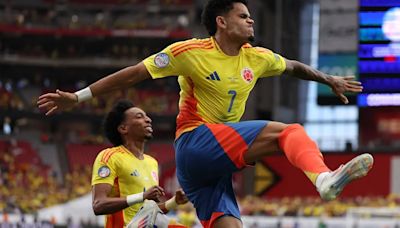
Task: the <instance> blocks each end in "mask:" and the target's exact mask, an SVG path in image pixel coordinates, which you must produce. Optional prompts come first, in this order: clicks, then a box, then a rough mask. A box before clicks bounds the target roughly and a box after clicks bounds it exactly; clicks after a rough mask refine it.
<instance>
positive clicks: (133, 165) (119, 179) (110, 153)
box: [92, 146, 159, 228]
mask: <svg viewBox="0 0 400 228" xmlns="http://www.w3.org/2000/svg"><path fill="white" fill-rule="evenodd" d="M102 183H104V184H110V185H112V186H113V188H112V192H111V195H110V197H121V196H127V195H130V194H136V193H140V192H143V191H145V190H146V189H148V188H150V187H152V186H155V185H158V184H159V180H158V163H157V161H156V160H155V159H154V158H152V157H151V156H148V155H146V154H145V155H144V159H143V160H139V159H138V158H137V157H135V156H134V155H133V154H132V153H131V152H130V151H128V149H126V148H125V147H124V146H117V147H112V148H109V149H105V150H103V151H101V152H100V153H99V154H98V155H97V157H96V160H95V162H94V164H93V173H92V186H93V185H95V184H102ZM141 206H142V203H137V204H134V205H132V206H130V207H128V208H125V209H124V210H122V211H120V212H117V213H114V214H111V215H107V216H106V223H105V227H113V228H115V227H123V226H125V225H127V224H128V223H129V222H130V221H131V220H132V218H133V216H134V215H135V214H136V213H137V211H138V210H139V208H140V207H141Z"/></svg>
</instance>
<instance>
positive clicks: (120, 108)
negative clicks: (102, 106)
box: [103, 100, 135, 146]
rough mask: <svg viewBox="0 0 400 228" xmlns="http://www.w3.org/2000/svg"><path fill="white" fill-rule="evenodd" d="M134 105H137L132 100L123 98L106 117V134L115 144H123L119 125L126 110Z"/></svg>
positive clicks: (104, 125) (104, 127)
mask: <svg viewBox="0 0 400 228" xmlns="http://www.w3.org/2000/svg"><path fill="white" fill-rule="evenodd" d="M132 107H135V105H134V104H133V103H132V102H131V101H128V100H121V101H119V102H118V103H117V104H115V105H114V107H113V108H112V109H111V111H110V112H109V113H108V114H107V115H106V117H105V118H104V122H103V130H104V134H105V136H106V137H107V139H108V140H109V141H110V142H111V143H112V144H113V145H114V146H119V145H122V144H123V141H122V137H121V134H120V133H119V131H118V126H119V125H120V124H121V123H122V121H124V119H125V111H126V110H128V109H130V108H132Z"/></svg>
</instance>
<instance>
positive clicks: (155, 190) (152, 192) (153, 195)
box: [143, 186, 165, 202]
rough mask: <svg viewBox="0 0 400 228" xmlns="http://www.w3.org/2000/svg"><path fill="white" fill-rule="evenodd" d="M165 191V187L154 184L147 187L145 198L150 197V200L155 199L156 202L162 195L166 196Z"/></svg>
mask: <svg viewBox="0 0 400 228" xmlns="http://www.w3.org/2000/svg"><path fill="white" fill-rule="evenodd" d="M164 195H165V192H164V189H163V188H161V187H160V186H153V187H151V188H149V189H147V190H146V191H145V192H144V193H143V199H148V200H154V201H156V202H158V201H159V200H158V198H159V197H160V196H164Z"/></svg>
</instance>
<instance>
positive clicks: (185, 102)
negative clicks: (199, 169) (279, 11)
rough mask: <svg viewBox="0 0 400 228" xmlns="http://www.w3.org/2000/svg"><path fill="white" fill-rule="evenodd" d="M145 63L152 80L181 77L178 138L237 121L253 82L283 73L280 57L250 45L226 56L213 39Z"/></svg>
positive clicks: (176, 46) (175, 47)
mask: <svg viewBox="0 0 400 228" xmlns="http://www.w3.org/2000/svg"><path fill="white" fill-rule="evenodd" d="M143 63H144V65H145V66H146V68H147V70H148V71H149V73H150V74H151V76H152V78H153V79H156V78H163V77H167V76H174V75H175V76H177V75H178V76H179V77H178V82H179V85H180V87H181V92H180V100H179V114H178V117H177V132H176V137H177V138H178V137H179V135H181V134H182V133H183V132H187V131H190V130H192V129H194V128H196V127H198V126H199V125H201V124H203V123H224V122H238V121H240V118H241V117H242V115H243V113H244V110H245V106H246V101H247V98H248V96H249V94H250V92H251V90H252V89H253V87H254V85H255V83H256V81H257V79H258V78H260V77H268V76H273V75H280V74H282V73H283V71H285V69H286V63H285V60H284V59H283V58H282V57H281V56H279V55H277V54H275V53H273V52H272V51H270V50H268V49H265V48H261V47H252V46H251V45H250V44H245V45H243V46H242V47H241V49H240V53H239V54H238V55H237V56H228V55H226V54H225V53H224V52H223V51H222V50H221V49H220V47H219V46H218V44H217V42H216V41H215V39H214V38H213V37H210V38H207V39H190V40H186V41H182V42H177V43H174V44H172V45H170V46H168V47H167V48H165V49H164V50H162V51H161V52H159V53H157V54H154V55H152V56H150V57H148V58H146V59H145V60H144V61H143Z"/></svg>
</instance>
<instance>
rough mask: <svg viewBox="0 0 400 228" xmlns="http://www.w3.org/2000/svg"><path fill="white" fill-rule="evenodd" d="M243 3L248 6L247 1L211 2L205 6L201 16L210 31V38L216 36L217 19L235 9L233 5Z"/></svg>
mask: <svg viewBox="0 0 400 228" xmlns="http://www.w3.org/2000/svg"><path fill="white" fill-rule="evenodd" d="M236 2H238V3H243V4H244V5H246V6H247V0H209V1H208V2H207V4H206V5H205V6H204V9H203V13H202V14H201V22H202V23H203V25H204V26H206V29H207V31H208V34H210V36H214V35H215V33H216V32H217V22H216V21H215V18H217V16H222V15H223V14H225V13H228V12H229V11H230V10H231V9H233V3H236Z"/></svg>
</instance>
